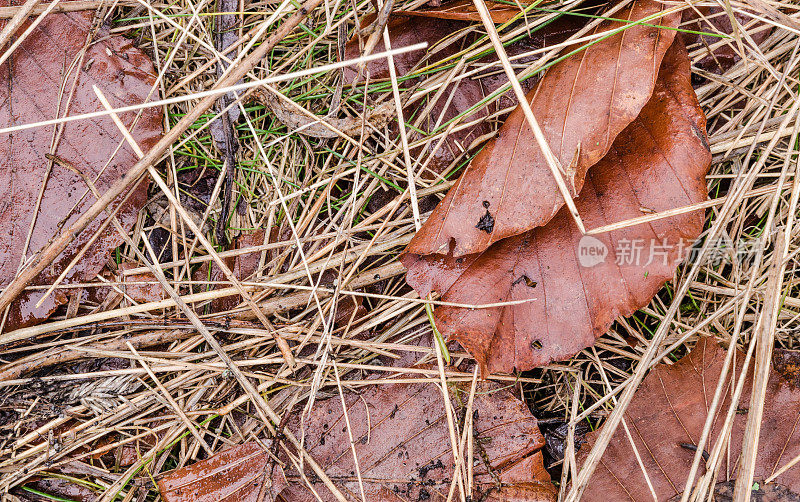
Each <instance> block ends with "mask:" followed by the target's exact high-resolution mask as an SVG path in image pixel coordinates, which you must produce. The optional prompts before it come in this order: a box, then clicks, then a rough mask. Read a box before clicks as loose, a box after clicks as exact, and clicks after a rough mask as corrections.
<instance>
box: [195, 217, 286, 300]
mask: <svg viewBox="0 0 800 502" xmlns="http://www.w3.org/2000/svg"><path fill="white" fill-rule="evenodd" d="M276 237H277V232H274V231H273V232H271V233H270V241H272V240H273V238H276ZM264 238H265V231H264V229H257V230H256V231H255V232H252V233H246V234H241V235H239V236H238V237H237V238H236V239H234V241H233V246H232V248H233V249H238V250H244V249H247V248H251V247H256V246H262V245H264V244H265V242H264ZM265 253H266V255H265V262H266V261H269V260H270V257H271V253H270V252H269V251H265ZM261 254H262V252H258V251H254V252H250V253H244V254H240V255H238V256H235V257H228V258H223V261H224V262H225V265H226V266H227V267H228V268H229V269H230V270H231V272H233V275H234V277H236V278H237V279H238V280H239V281H247V280H249V279H251V276H252V275H253V274H255V273H256V272H258V265H259V263H260V261H261ZM209 267H211V271H210V272H209ZM194 279H195V280H197V281H211V282H214V283H217V282H227V278H226V277H225V274H223V273H222V270H220V268H219V267H218V266H217V265H216V264H215V263H214V262H208V263H204V264H203V265H202V266H201V267H199V268H198V269H197V271H196V272H195V274H194ZM226 286H229V284H227V285H220V284H216V285H214V286H213V287H212V288H210V289H218V288H220V287H226ZM241 302H242V299H241V297H240V296H239V295H232V296H223V297H221V298H215V299H214V300H211V310H212V311H213V312H223V311H226V310H231V309H234V308H236V306H237V305H239V304H240V303H241Z"/></svg>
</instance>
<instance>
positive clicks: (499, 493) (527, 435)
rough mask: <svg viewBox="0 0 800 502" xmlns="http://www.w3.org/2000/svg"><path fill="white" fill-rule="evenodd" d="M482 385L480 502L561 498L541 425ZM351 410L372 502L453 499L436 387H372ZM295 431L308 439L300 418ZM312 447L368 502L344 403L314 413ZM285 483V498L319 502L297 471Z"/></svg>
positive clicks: (355, 397)
mask: <svg viewBox="0 0 800 502" xmlns="http://www.w3.org/2000/svg"><path fill="white" fill-rule="evenodd" d="M479 385H480V387H479V389H478V392H477V393H476V395H475V402H474V405H473V410H474V415H473V417H474V420H475V422H474V431H475V434H476V436H477V437H476V438H475V443H474V444H475V445H476V446H475V448H476V450H475V459H474V460H475V491H474V493H473V500H484V498H483V497H488V498H486V499H485V500H525V501H527V502H545V501H554V500H555V494H556V490H555V489H554V487H553V486H552V485H551V484H550V482H549V481H550V478H549V475H548V474H547V472H546V471H545V470H544V467H543V465H542V454H541V452H540V451H539V450H540V448H541V447H542V446H543V445H544V437H543V436H542V435H541V433H540V432H539V428H538V426H537V424H536V419H535V418H534V417H533V416H532V415H531V413H530V411H529V410H528V408H527V406H526V405H525V404H524V403H523V402H521V401H519V400H517V399H516V398H514V397H513V396H512V395H511V393H510V392H508V391H505V390H500V389H499V388H498V386H497V385H494V384H479ZM459 389H460V390H458V391H456V392H458V396H456V395H453V396H452V403H453V405H454V407H455V409H456V410H460V414H459V416H461V417H463V413H464V408H465V405H466V402H467V399H468V396H469V388H468V387H464V386H462V387H460V388H459ZM345 402H346V403H347V414H348V419H349V422H350V426H351V427H352V434H353V440H354V442H355V451H356V455H357V458H358V462H359V468H360V472H361V477H362V479H363V482H364V493H365V495H366V500H369V501H387V502H389V501H391V502H394V501H397V500H431V501H444V500H446V499H447V494H448V491H449V489H450V481H451V479H452V473H453V453H452V450H451V445H450V436H449V433H448V428H447V421H446V417H445V412H444V404H443V401H442V394H441V392H440V390H439V389H438V387H437V385H436V384H435V383H433V382H428V383H419V384H393V385H381V386H377V387H371V388H370V389H369V390H367V391H365V392H363V393H361V394H360V395H359V394H356V393H348V394H346V395H345ZM459 403H460V405H459ZM457 413H458V412H457ZM290 428H292V429H293V430H296V431H297V434H298V435H299V434H300V433H301V431H300V424H299V419H298V418H297V417H295V419H293V420H291V421H290ZM305 445H306V448H307V450H308V452H309V453H310V454H311V455H312V456H313V457H314V458H315V459H316V460H317V462H319V464H320V465H321V466H322V468H323V469H325V472H326V473H327V474H328V476H329V477H330V478H331V479H332V480H333V482H334V483H335V484H336V486H337V487H338V488H339V490H341V491H342V493H344V494H345V496H347V497H349V499H351V500H361V497H360V491H359V487H358V479H357V476H356V473H355V465H354V463H353V454H352V452H351V450H350V439H349V436H348V434H347V428H346V424H345V420H344V416H343V413H342V401H341V399H340V398H339V397H338V396H334V397H332V398H330V399H328V400H325V401H321V402H319V401H318V402H317V403H316V404H315V405H314V409H313V410H312V411H311V413H310V415H309V416H308V417H307V418H306V420H305ZM487 462H488V464H489V465H487ZM489 469H491V473H490V472H489ZM286 476H287V479H288V481H289V487H288V488H287V489H285V490H284V491H283V492H281V497H283V498H284V499H285V500H286V501H287V502H305V501H312V500H315V498H314V496H313V495H312V493H311V492H310V491H309V490H308V489H307V488H306V487H305V486H304V485H303V482H302V481H301V480H300V479H299V477H298V473H297V471H295V470H293V469H292V468H287V470H286ZM498 481H499V482H500V484H499V485H498ZM312 482H313V484H314V488H315V490H316V491H317V492H318V493H319V494H320V496H321V497H322V499H323V500H326V501H327V500H334V499H333V497H332V495H331V494H330V492H329V491H328V489H327V488H325V486H324V485H323V484H322V482H320V481H318V480H314V481H312Z"/></svg>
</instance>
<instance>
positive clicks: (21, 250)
mask: <svg viewBox="0 0 800 502" xmlns="http://www.w3.org/2000/svg"><path fill="white" fill-rule="evenodd" d="M10 4H11V2H8V1H4V2H3V5H10ZM92 17H93V12H71V13H63V14H49V15H47V16H46V17H45V18H44V19H43V20H42V22H41V24H39V26H38V27H37V28H36V29H34V30H33V31H32V32H31V34H30V35H29V36H28V37H27V38H26V39H25V41H23V42H22V44H21V45H20V46H19V47H18V48H17V49H16V50H15V51H14V53H13V54H12V55H11V56H10V57H9V58H8V60H7V61H6V62H5V63H4V64H3V65H2V66H0V72H2V75H0V79H2V88H1V89H0V101H1V102H2V104H1V105H0V127H8V126H13V125H19V124H27V123H34V122H39V121H42V120H47V119H53V118H56V117H60V116H64V115H66V114H70V115H75V114H79V113H88V112H94V111H98V110H102V109H103V106H102V105H101V104H100V102H99V101H98V100H97V98H96V95H95V94H94V92H93V91H92V86H93V85H97V87H99V88H100V89H101V90H102V91H103V93H104V94H105V95H106V96H107V97H108V99H109V100H110V101H111V104H112V105H113V106H124V105H132V104H139V103H142V102H144V101H145V100H146V99H147V98H148V95H149V93H150V91H151V87H152V85H153V84H154V82H155V75H154V72H153V66H152V64H151V62H150V60H149V59H148V58H147V57H146V56H145V55H144V54H143V53H142V52H141V51H140V50H138V49H137V48H135V47H134V46H133V45H132V44H131V42H130V41H129V40H128V39H126V38H123V37H121V36H118V35H111V36H109V35H104V36H101V35H103V34H102V33H101V34H99V35H98V36H96V37H95V38H96V39H102V41H100V42H96V43H92V44H90V45H89V46H88V49H86V53H85V54H82V50H83V49H84V46H85V44H86V38H87V34H88V33H89V28H90V25H91V20H92ZM6 22H7V21H0V28H2V27H4V26H5V24H6ZM29 22H30V21H29ZM29 22H26V23H25V24H24V25H23V27H22V28H21V29H20V30H19V32H18V33H22V32H23V31H24V29H25V28H26V27H27V26H28V25H29V24H28V23H29ZM76 78H77V84H76V85H75V86H74V96H73V97H72V99H70V96H71V95H72V94H73V83H74V82H75V81H76ZM153 97H154V98H155V97H157V96H153ZM134 117H135V114H133V113H127V114H123V115H122V116H121V118H122V120H123V122H124V123H125V124H126V125H127V126H129V127H130V128H131V131H132V133H133V136H134V138H135V139H136V141H137V142H138V143H139V145H140V146H141V147H142V149H144V150H147V149H149V148H150V147H151V146H152V145H153V144H154V143H155V142H156V141H157V140H158V138H159V135H160V134H161V113H160V109H159V108H149V109H147V110H145V111H144V112H143V113H142V116H141V118H140V119H139V120H138V121H137V122H136V125H135V126H132V123H133V121H134ZM58 130H59V128H56V130H55V131H54V128H53V127H39V128H35V129H27V130H24V131H18V132H15V133H13V134H3V135H2V137H0V151H2V152H3V155H2V159H0V162H2V165H0V190H1V191H0V227H2V228H3V230H4V236H3V239H2V243H0V288H2V287H5V286H6V285H7V284H8V283H9V282H10V281H11V280H12V279H13V278H14V276H15V274H16V273H17V270H18V268H19V267H21V266H23V265H24V264H25V262H26V261H28V260H29V259H30V258H31V257H32V256H33V255H34V254H35V253H36V252H38V251H39V250H40V249H42V248H44V247H45V246H46V245H47V244H48V242H49V241H50V240H51V239H52V238H53V237H54V236H55V235H57V234H59V233H60V232H61V231H62V229H63V228H67V227H69V225H71V224H72V223H73V222H74V221H75V220H76V219H77V218H78V217H79V216H80V214H81V212H82V211H84V210H85V209H86V208H88V207H89V206H90V205H91V204H92V203H94V197H93V196H92V195H91V192H90V191H89V189H88V188H87V186H86V183H85V182H84V180H83V178H82V177H81V176H80V175H79V174H77V173H76V172H72V171H71V170H70V169H66V168H65V167H63V165H64V164H63V163H60V162H52V161H51V160H48V159H47V157H46V155H48V154H52V155H53V156H55V157H57V158H59V159H63V161H65V162H67V163H69V164H70V165H72V166H75V168H76V169H77V170H79V171H80V172H82V173H84V174H85V175H88V176H89V177H90V178H91V179H92V180H94V183H95V184H96V186H97V189H98V190H99V191H100V192H101V193H102V192H104V191H105V189H106V188H107V187H108V186H110V185H111V183H113V182H114V181H116V180H117V179H119V177H120V176H121V175H122V174H123V173H125V172H126V171H127V170H128V168H129V167H130V166H132V165H133V164H134V163H135V161H136V159H137V157H136V155H135V154H134V153H133V151H132V150H130V148H129V147H128V146H127V145H126V144H124V141H123V139H122V136H121V135H120V133H119V130H118V129H117V127H116V126H115V125H114V123H113V122H112V121H111V119H110V118H107V117H102V118H96V119H93V120H84V121H80V122H72V123H69V124H66V125H65V126H64V130H63V134H61V135H59V134H58V132H57V131H58ZM54 137H57V138H59V139H58V141H57V142H56V144H55V146H53V138H54ZM120 143H122V147H121V148H120V149H119V151H117V147H118V146H119V145H120ZM146 185H147V184H146V183H145V182H142V183H140V184H139V185H138V187H137V188H135V189H132V190H131V191H129V192H128V193H127V200H126V201H124V202H123V201H121V200H117V201H116V202H115V203H114V204H113V205H112V207H115V206H116V204H120V203H122V208H121V209H120V211H119V212H118V213H117V217H118V218H119V220H120V222H121V223H122V225H123V226H124V227H125V228H126V229H130V228H131V227H133V225H134V223H135V221H136V218H137V215H138V211H139V208H140V207H141V206H142V204H144V202H145V198H146V195H147V186H146ZM40 195H41V197H40ZM101 223H102V219H98V220H96V221H95V222H94V223H92V224H91V225H89V226H88V227H87V228H86V229H85V230H84V231H83V232H82V233H80V234H79V235H78V236H76V238H75V239H74V240H73V241H72V243H71V244H70V246H69V247H68V248H67V249H66V250H65V251H64V252H63V253H62V254H61V255H60V256H59V257H57V258H56V260H55V261H54V262H53V264H52V266H50V267H48V268H47V269H46V270H45V271H44V272H42V273H41V274H40V275H39V276H38V278H37V281H36V283H35V284H31V286H35V285H44V284H50V283H52V282H53V281H54V280H55V278H56V277H57V276H58V275H59V274H60V273H61V272H62V271H63V270H64V269H65V267H66V266H67V264H68V263H69V261H70V260H71V259H72V257H74V256H75V255H76V254H77V253H78V251H79V250H80V249H82V248H83V246H84V245H85V244H86V243H87V241H88V240H89V238H90V237H91V236H92V235H93V234H94V233H95V232H96V231H97V230H98V228H99V227H100V225H101ZM31 227H33V230H32V231H31ZM29 233H30V240H29V242H28V236H29ZM121 242H122V239H121V238H120V237H119V236H118V235H116V232H115V231H114V230H113V227H111V226H109V227H108V229H107V230H106V231H104V232H103V233H101V236H100V238H99V239H97V241H96V242H95V243H94V244H92V246H91V248H90V249H89V251H88V253H87V254H86V255H85V256H84V257H83V259H82V260H81V261H80V262H79V263H78V264H77V266H76V267H74V268H73V269H72V270H71V271H70V273H69V274H68V275H67V281H71V282H76V281H87V280H91V279H93V278H94V277H95V275H96V274H97V273H98V272H99V271H100V270H101V269H102V267H103V266H104V265H105V263H106V262H107V260H108V259H109V251H110V250H111V249H113V248H115V247H116V246H118V245H119V244H120V243H121ZM41 296H42V291H41V290H36V291H26V292H24V293H23V294H21V295H20V296H19V298H18V299H17V300H16V301H15V302H14V303H13V304H12V306H11V308H10V310H9V313H8V318H7V320H6V323H5V329H6V330H10V329H14V328H17V327H21V326H25V325H30V324H33V323H35V322H37V321H40V320H42V319H45V318H46V317H47V316H48V315H50V314H51V313H52V312H53V311H54V310H55V308H56V307H57V306H58V305H59V304H61V303H63V302H64V301H65V298H64V295H62V294H59V293H56V294H55V295H50V296H49V297H48V299H47V300H46V301H45V302H44V303H43V305H42V306H41V308H35V304H36V302H37V301H38V300H39V299H40V298H41Z"/></svg>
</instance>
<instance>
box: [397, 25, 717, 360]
mask: <svg viewBox="0 0 800 502" xmlns="http://www.w3.org/2000/svg"><path fill="white" fill-rule="evenodd" d="M710 162H711V154H710V153H709V151H708V145H707V142H706V138H705V117H704V116H703V114H702V112H701V110H700V107H699V104H698V103H697V98H696V97H695V95H694V92H693V91H692V87H691V83H690V75H689V63H688V60H687V57H686V50H685V48H684V47H683V44H682V42H680V40H678V41H676V43H675V44H674V45H673V47H672V48H671V49H670V51H669V52H668V53H667V55H666V56H665V58H664V64H663V65H662V67H661V71H660V74H659V79H658V83H657V85H656V88H655V91H654V93H653V96H652V98H651V99H650V101H649V102H648V103H647V106H645V107H644V109H642V111H641V114H640V115H639V117H637V119H636V120H635V121H634V122H633V123H632V124H630V125H629V126H628V127H627V128H626V129H625V131H623V132H622V133H621V134H620V135H619V136H618V137H617V139H616V140H615V141H614V144H613V146H612V147H611V149H610V151H609V153H608V155H606V156H605V157H604V158H603V159H602V160H601V161H600V162H598V163H597V165H596V166H594V167H593V168H592V170H591V171H590V172H589V175H588V176H587V178H586V185H585V186H584V188H583V191H582V192H581V194H580V196H579V197H578V198H577V200H576V205H577V207H578V210H579V211H580V213H581V215H582V217H583V219H584V221H585V222H586V225H587V226H588V227H589V228H594V227H599V226H602V225H605V224H608V223H613V222H616V221H620V220H624V219H627V218H632V217H637V216H641V215H642V214H643V213H642V212H643V211H647V210H652V211H664V210H667V209H671V208H675V207H678V206H683V205H687V204H691V203H696V202H700V201H702V200H704V199H705V198H706V185H705V178H704V175H705V173H706V170H707V169H708V167H709V165H710ZM702 225H703V214H702V213H701V212H693V213H687V214H683V215H681V216H677V217H673V218H669V219H662V220H658V221H655V222H653V223H650V224H645V225H638V226H634V227H628V228H626V229H623V230H618V231H614V232H609V233H606V234H602V235H598V236H597V237H596V238H595V237H586V238H584V239H583V240H582V235H581V233H580V231H579V230H578V229H577V228H576V227H575V225H574V223H573V222H572V219H571V217H570V215H569V213H568V212H567V210H566V208H564V209H562V210H561V211H560V212H559V214H558V215H557V216H556V217H555V218H553V219H552V220H551V221H550V223H548V224H547V225H545V226H544V227H540V228H537V229H535V230H532V231H530V232H527V233H525V234H522V235H519V236H516V237H511V238H508V239H505V240H503V241H501V242H498V243H496V244H494V245H492V247H490V248H489V249H488V250H487V251H486V252H484V253H481V254H480V255H471V256H466V257H458V258H456V257H453V256H452V255H450V256H447V257H442V256H427V257H421V256H418V255H412V254H406V255H404V256H403V257H401V260H402V261H403V264H404V265H405V266H406V267H407V268H408V270H409V271H408V275H407V281H408V282H409V284H411V286H413V287H414V288H415V289H416V290H417V291H418V292H419V293H420V295H421V296H425V295H427V294H428V293H429V292H430V291H431V290H436V291H439V292H440V293H441V295H442V296H443V300H444V301H447V302H454V303H461V304H468V305H485V304H491V303H496V302H506V301H511V300H526V301H527V302H526V303H521V304H516V305H512V306H504V307H492V308H483V309H469V308H459V307H451V306H443V307H439V308H437V309H436V316H435V317H436V323H437V326H438V328H439V329H440V331H442V332H443V333H446V334H450V335H452V336H453V337H454V338H455V339H456V340H458V341H459V342H460V343H461V344H462V345H463V346H464V347H465V348H467V349H468V350H469V351H470V352H471V353H472V354H473V355H474V356H475V358H476V359H477V360H478V361H479V362H480V363H481V365H482V367H483V368H484V369H489V370H491V371H512V370H514V369H515V368H516V369H517V370H526V369H530V368H532V367H535V366H539V365H542V364H546V363H548V362H550V361H553V360H558V359H563V358H566V357H569V356H571V355H573V354H575V353H576V352H578V351H579V350H581V349H582V348H584V347H587V346H589V345H591V344H593V343H594V340H595V338H596V337H598V336H600V335H602V334H603V333H605V331H606V330H607V329H608V328H609V326H610V325H611V323H612V322H613V321H614V319H616V318H617V317H618V316H628V315H631V314H632V313H633V312H634V311H635V310H636V309H638V308H641V307H642V306H644V305H645V304H647V302H649V301H650V299H651V298H652V296H653V295H654V294H655V293H656V292H657V291H658V289H659V288H660V287H661V285H662V284H663V283H664V282H665V281H666V280H668V279H669V278H671V277H672V275H673V271H674V269H675V266H676V265H677V263H678V262H679V261H680V259H681V257H680V256H679V255H681V254H683V253H682V251H684V252H685V249H682V248H681V246H684V247H688V246H689V245H690V244H691V243H690V242H689V241H690V240H691V239H694V238H696V237H697V236H698V234H699V233H700V231H701V229H702ZM626 243H628V244H629V245H630V250H634V249H636V248H638V249H640V251H639V254H640V257H639V258H640V259H634V258H635V256H634V254H635V253H633V252H632V253H629V254H626V253H625V244H626ZM662 243H666V246H672V248H671V249H667V247H666V246H665V247H661V248H659V246H660V245H661V244H662ZM615 249H616V250H617V251H619V252H618V253H615V252H614V250H615ZM592 250H595V251H598V252H605V253H607V254H605V255H599V254H598V255H591V254H590V253H591V252H592ZM659 251H661V253H659ZM651 252H652V253H654V259H653V261H652V262H651V263H646V262H647V261H649V260H648V259H649V257H650V253H651ZM628 258H630V260H628ZM617 261H619V264H618V263H617Z"/></svg>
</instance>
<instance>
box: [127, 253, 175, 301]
mask: <svg viewBox="0 0 800 502" xmlns="http://www.w3.org/2000/svg"><path fill="white" fill-rule="evenodd" d="M134 268H136V264H135V263H130V262H125V263H121V264H120V265H119V271H120V278H121V279H122V284H123V292H124V293H125V295H126V296H127V297H128V298H130V299H131V300H133V301H135V302H137V303H147V302H157V301H160V300H163V299H164V298H166V297H167V292H166V291H164V288H163V287H162V286H161V284H159V282H158V279H156V276H155V275H153V273H152V272H141V273H130V274H126V273H125V271H127V270H132V269H134Z"/></svg>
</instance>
